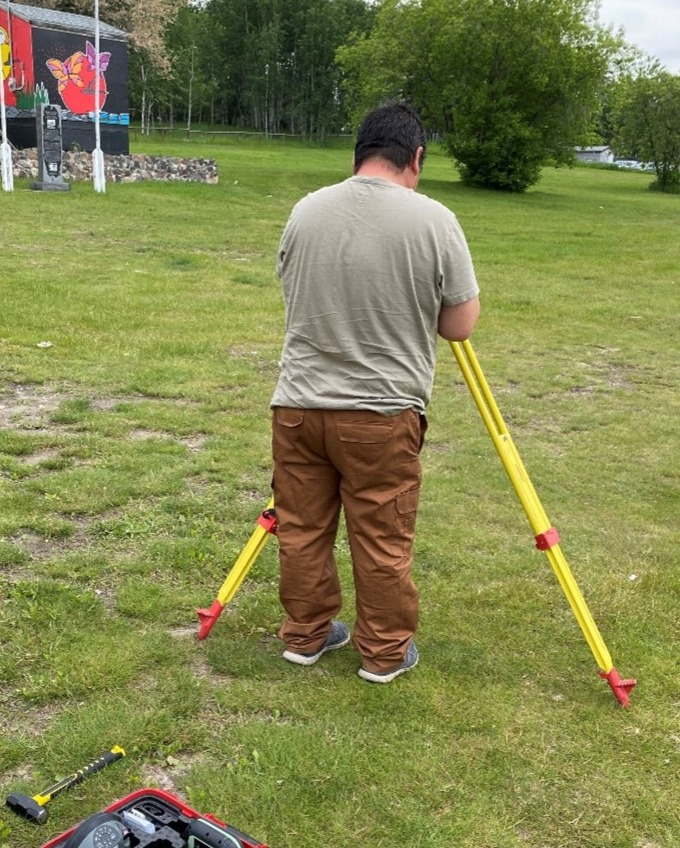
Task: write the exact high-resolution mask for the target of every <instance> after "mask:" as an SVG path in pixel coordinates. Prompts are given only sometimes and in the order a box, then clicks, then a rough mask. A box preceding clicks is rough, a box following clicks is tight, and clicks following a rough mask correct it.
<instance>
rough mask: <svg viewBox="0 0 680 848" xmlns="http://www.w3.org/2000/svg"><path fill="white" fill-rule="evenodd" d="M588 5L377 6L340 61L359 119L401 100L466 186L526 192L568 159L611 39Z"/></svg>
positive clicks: (471, 1) (536, 1) (581, 136)
mask: <svg viewBox="0 0 680 848" xmlns="http://www.w3.org/2000/svg"><path fill="white" fill-rule="evenodd" d="M595 12H596V3H594V2H591V0H421V2H416V0H405V2H399V0H384V2H383V3H382V4H381V6H380V8H379V11H378V20H377V24H376V27H375V29H374V30H373V32H372V33H371V34H370V36H368V37H364V38H358V39H355V40H354V42H353V43H351V44H349V45H347V46H346V47H344V48H342V49H341V50H340V51H339V52H338V60H339V62H340V64H341V65H342V67H343V69H344V71H345V73H346V78H347V83H348V85H350V86H351V87H352V88H353V96H352V97H353V99H352V106H353V109H354V110H355V111H356V110H357V109H358V107H359V106H361V108H362V109H365V108H367V107H370V106H373V105H375V103H376V101H377V100H378V99H382V98H384V97H385V95H386V94H387V95H389V96H392V97H406V98H408V99H410V100H412V101H413V102H414V104H415V105H416V106H418V107H419V109H420V111H421V112H422V114H423V117H425V118H426V120H427V121H428V123H429V124H430V125H431V126H432V127H433V128H436V129H437V130H439V131H440V132H441V134H442V138H443V141H444V144H445V146H446V149H447V150H448V152H449V153H450V155H451V156H452V157H453V159H454V160H455V161H456V162H457V164H458V167H459V170H460V173H461V178H462V179H463V181H464V182H465V183H468V184H470V185H478V186H485V187H490V188H495V189H504V190H509V191H519V192H521V191H524V190H525V189H527V188H528V187H529V186H531V185H533V184H534V183H536V182H537V181H538V179H539V177H540V170H541V167H542V166H543V164H544V163H545V161H546V159H547V158H552V160H553V161H554V162H555V163H556V164H564V163H567V162H570V161H572V160H573V148H574V146H576V145H578V144H581V143H583V141H584V140H585V138H586V137H587V133H588V130H589V128H590V126H591V125H592V115H593V113H594V111H595V110H596V108H597V106H598V95H599V91H600V88H601V86H602V84H603V80H604V77H605V73H606V71H607V68H608V64H609V60H610V57H611V56H612V55H613V53H614V52H615V50H616V48H617V45H618V44H619V40H618V38H617V37H616V36H614V35H613V34H612V33H611V32H609V31H608V30H606V29H604V28H603V27H601V26H599V25H598V23H597V20H596V17H595Z"/></svg>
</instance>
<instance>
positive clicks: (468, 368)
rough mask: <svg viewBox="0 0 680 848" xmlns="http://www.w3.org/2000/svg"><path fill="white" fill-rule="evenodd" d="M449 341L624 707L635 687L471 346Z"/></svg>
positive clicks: (539, 538)
mask: <svg viewBox="0 0 680 848" xmlns="http://www.w3.org/2000/svg"><path fill="white" fill-rule="evenodd" d="M450 344H451V350H452V351H453V355H454V356H455V358H456V361H457V362H458V365H459V367H460V370H461V372H462V374H463V378H464V380H465V382H466V384H467V386H468V389H469V390H470V393H471V394H472V397H473V400H474V401H475V404H476V406H477V409H478V410H479V412H480V414H481V416H482V420H483V421H484V424H485V426H486V429H487V431H488V433H489V435H490V436H491V441H492V442H493V444H494V447H495V448H496V451H497V453H498V455H499V457H500V459H501V462H502V463H503V467H504V468H505V471H506V473H507V475H508V477H509V478H510V482H511V483H512V486H513V488H514V490H515V493H516V494H517V497H518V499H519V502H520V504H521V505H522V507H523V509H524V511H525V513H526V515H527V518H528V519H529V523H530V524H531V527H532V529H533V531H534V538H535V541H536V547H537V548H538V549H539V550H542V551H545V553H546V555H547V557H548V560H549V562H550V564H551V566H552V568H553V571H554V572H555V575H556V577H557V580H558V582H559V584H560V586H561V587H562V591H563V592H564V594H565V595H566V597H567V600H568V601H569V605H570V606H571V609H572V611H573V613H574V616H575V617H576V620H577V622H578V624H579V626H580V628H581V630H582V632H583V635H584V636H585V638H586V641H587V643H588V646H589V647H590V650H591V651H592V653H593V656H594V657H595V661H596V662H597V664H598V666H599V668H600V676H601V677H603V678H604V679H605V680H607V682H608V683H609V685H610V687H611V689H612V692H613V693H614V696H615V697H616V699H617V700H618V701H619V703H621V704H622V705H623V706H627V705H628V700H629V699H628V695H629V693H630V690H631V689H632V688H633V686H635V682H636V681H635V680H621V678H620V677H619V675H618V672H617V671H616V669H615V668H614V666H613V665H612V660H611V657H610V655H609V651H608V650H607V646H606V645H605V643H604V641H603V639H602V636H601V635H600V632H599V630H598V629H597V625H596V624H595V621H594V620H593V617H592V615H591V614H590V610H589V609H588V606H587V604H586V602H585V600H584V598H583V595H582V594H581V591H580V589H579V587H578V585H577V583H576V581H575V580H574V577H573V575H572V573H571V570H570V569H569V566H568V565H567V561H566V560H565V558H564V556H563V554H562V551H561V550H560V547H559V541H560V537H559V534H558V532H557V530H556V529H555V528H554V527H552V526H551V524H550V521H549V520H548V517H547V515H546V513H545V510H544V509H543V505H542V504H541V501H540V499H539V497H538V495H537V494H536V490H535V489H534V487H533V484H532V482H531V480H530V479H529V475H528V474H527V472H526V469H525V467H524V464H523V462H522V460H521V458H520V455H519V453H518V451H517V448H516V447H515V444H514V442H513V441H512V437H511V436H510V433H509V432H508V429H507V427H506V426H505V422H504V421H503V417H502V415H501V413H500V410H499V408H498V406H497V404H496V401H495V400H494V397H493V395H492V394H491V390H490V388H489V384H488V383H487V381H486V379H485V377H484V374H483V373H482V369H481V367H480V365H479V362H478V360H477V357H476V356H475V353H474V351H473V349H472V345H471V344H470V342H469V341H465V342H451V343H450Z"/></svg>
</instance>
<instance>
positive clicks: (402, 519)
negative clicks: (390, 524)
mask: <svg viewBox="0 0 680 848" xmlns="http://www.w3.org/2000/svg"><path fill="white" fill-rule="evenodd" d="M419 501H420V486H417V487H416V488H415V489H409V491H408V492H402V493H401V494H400V495H397V497H396V500H395V507H396V511H397V532H398V533H399V535H400V537H401V551H402V553H403V554H406V553H408V552H409V551H410V550H411V547H412V545H413V539H414V537H415V533H416V515H417V513H418V503H419Z"/></svg>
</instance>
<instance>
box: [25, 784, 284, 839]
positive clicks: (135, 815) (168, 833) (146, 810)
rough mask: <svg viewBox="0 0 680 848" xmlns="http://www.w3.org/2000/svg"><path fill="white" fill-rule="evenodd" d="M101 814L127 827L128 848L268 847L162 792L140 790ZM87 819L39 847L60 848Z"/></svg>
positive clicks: (157, 790)
mask: <svg viewBox="0 0 680 848" xmlns="http://www.w3.org/2000/svg"><path fill="white" fill-rule="evenodd" d="M102 812H103V813H115V814H118V816H117V817H115V818H118V817H120V819H121V821H122V823H123V825H124V827H125V828H126V831H127V843H126V844H127V845H128V846H129V848H204V846H206V848H233V846H242V848H267V846H266V845H265V844H264V843H263V842H259V841H258V840H257V839H254V838H253V837H252V836H248V834H246V833H242V832H241V831H240V830H238V829H237V828H235V827H232V826H231V825H228V824H225V823H224V822H222V821H220V820H219V819H218V818H216V817H215V816H213V815H212V814H208V815H202V814H201V813H197V812H196V810H192V809H191V807H188V806H187V805H186V804H184V803H183V802H182V801H180V800H179V799H178V798H176V797H175V796H174V795H171V794H170V793H169V792H165V791H163V790H161V789H139V790H138V791H137V792H133V793H132V794H131V795H127V796H126V797H125V798H122V799H121V800H119V801H116V802H115V803H113V804H111V805H110V806H108V807H106V808H105V809H104V810H103V811H102ZM99 815H101V814H99ZM89 818H92V819H95V816H91V817H89ZM89 818H88V819H84V820H83V821H82V822H79V823H78V824H77V825H75V826H74V827H72V828H71V829H70V830H67V831H66V832H65V833H62V834H60V835H59V836H57V837H55V838H54V839H51V840H50V841H49V842H46V843H45V844H44V845H43V846H42V848H62V846H65V845H66V842H67V841H68V839H69V837H70V836H71V835H72V834H73V833H75V831H76V830H77V829H78V827H80V826H81V825H85V823H86V822H88V821H89ZM111 818H114V817H111ZM152 830H153V832H152ZM190 843H191V844H190ZM95 844H97V843H96V841H95Z"/></svg>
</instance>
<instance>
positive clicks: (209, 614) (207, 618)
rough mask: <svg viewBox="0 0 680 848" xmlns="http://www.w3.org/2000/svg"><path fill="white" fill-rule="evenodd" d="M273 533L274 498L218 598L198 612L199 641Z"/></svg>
mask: <svg viewBox="0 0 680 848" xmlns="http://www.w3.org/2000/svg"><path fill="white" fill-rule="evenodd" d="M273 533H276V514H275V512H274V499H273V498H272V499H271V500H270V501H269V503H268V504H267V508H266V509H265V510H264V512H262V513H261V514H260V517H259V518H258V520H257V527H256V528H255V530H254V531H253V534H252V536H251V537H250V539H248V541H247V542H246V546H245V547H244V548H243V550H242V551H241V553H240V554H239V557H238V559H237V560H236V562H235V563H234V565H233V567H232V569H231V571H230V572H229V574H228V575H227V579H226V580H225V581H224V583H223V584H222V587H221V589H220V591H219V592H218V593H217V598H215V600H214V601H213V603H212V605H211V606H210V608H209V609H197V610H196V613H197V614H198V618H199V621H200V624H201V626H200V628H199V631H198V638H199V639H205V638H206V636H207V635H208V634H209V633H210V631H211V630H212V628H213V625H214V624H215V622H216V621H217V619H218V618H219V617H220V616H221V615H222V610H223V609H224V607H225V606H226V605H227V604H228V603H229V601H230V600H231V599H232V598H233V597H234V595H235V594H236V592H237V591H238V588H239V586H240V585H241V583H243V581H244V580H245V577H246V574H247V573H248V572H249V571H250V569H251V567H252V565H253V563H254V562H255V560H256V559H257V558H258V556H259V555H260V552H261V551H262V548H263V547H264V545H265V542H266V541H267V539H268V538H269V535H270V534H273Z"/></svg>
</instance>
